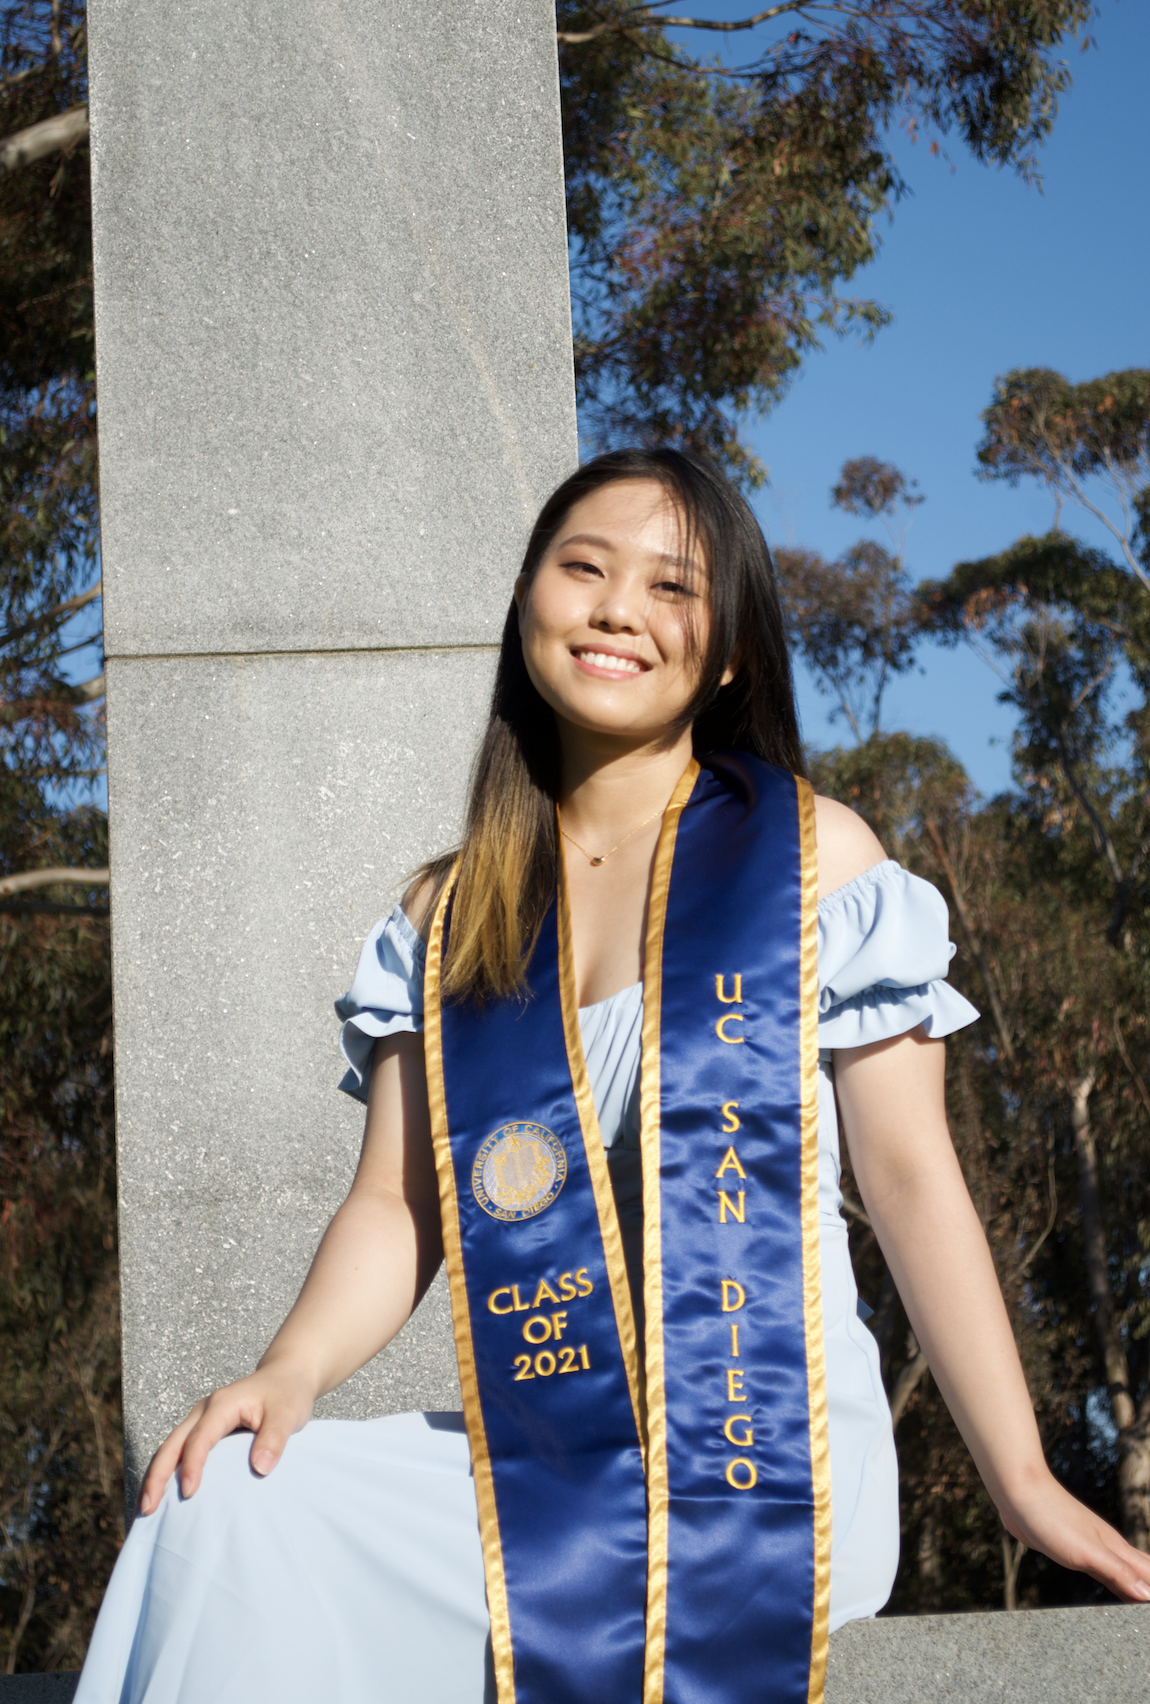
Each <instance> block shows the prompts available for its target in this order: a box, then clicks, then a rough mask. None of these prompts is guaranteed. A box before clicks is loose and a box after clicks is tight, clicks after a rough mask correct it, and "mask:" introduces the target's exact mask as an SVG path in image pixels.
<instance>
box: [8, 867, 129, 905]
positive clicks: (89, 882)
mask: <svg viewBox="0 0 1150 1704" xmlns="http://www.w3.org/2000/svg"><path fill="white" fill-rule="evenodd" d="M109 880H110V876H109V872H108V871H107V870H76V869H70V868H66V867H61V868H49V869H46V870H24V871H22V872H21V873H20V874H19V875H16V876H4V877H0V899H7V898H9V897H10V896H11V895H12V894H14V893H27V892H28V891H29V890H30V889H31V888H42V887H56V886H57V885H58V884H62V883H64V882H68V883H71V884H72V885H73V886H74V887H107V886H108V883H109Z"/></svg>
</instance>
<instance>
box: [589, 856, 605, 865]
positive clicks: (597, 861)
mask: <svg viewBox="0 0 1150 1704" xmlns="http://www.w3.org/2000/svg"><path fill="white" fill-rule="evenodd" d="M603 862H604V860H603V859H602V858H592V860H591V864H592V867H594V866H595V865H596V864H602V863H603Z"/></svg>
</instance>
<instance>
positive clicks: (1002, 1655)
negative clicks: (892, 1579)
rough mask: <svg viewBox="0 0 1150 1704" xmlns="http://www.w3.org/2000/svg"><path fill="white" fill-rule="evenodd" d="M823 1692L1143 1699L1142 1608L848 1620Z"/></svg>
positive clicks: (848, 1702) (65, 1682) (895, 1703)
mask: <svg viewBox="0 0 1150 1704" xmlns="http://www.w3.org/2000/svg"><path fill="white" fill-rule="evenodd" d="M78 1678H79V1677H78V1676H77V1675H75V1674H17V1675H0V1704H71V1699H72V1695H73V1693H74V1692H75V1689H76V1681H77V1679H78ZM826 1696H827V1704H935V1701H936V1700H937V1701H941V1704H945V1701H948V1700H953V1701H954V1704H992V1701H993V1704H1087V1701H1095V1704H1150V1609H1134V1608H1119V1607H1118V1606H1115V1607H1114V1608H1112V1609H1042V1610H1019V1611H1016V1612H1014V1613H1012V1614H1005V1613H1002V1614H994V1615H921V1616H892V1617H890V1618H888V1619H884V1620H882V1621H856V1622H854V1623H853V1624H852V1625H851V1626H849V1627H844V1628H843V1629H842V1630H841V1632H839V1633H836V1634H835V1635H834V1637H833V1639H832V1640H831V1657H830V1667H829V1670H828V1673H827V1695H826ZM746 1704H750V1701H749V1700H748V1701H746Z"/></svg>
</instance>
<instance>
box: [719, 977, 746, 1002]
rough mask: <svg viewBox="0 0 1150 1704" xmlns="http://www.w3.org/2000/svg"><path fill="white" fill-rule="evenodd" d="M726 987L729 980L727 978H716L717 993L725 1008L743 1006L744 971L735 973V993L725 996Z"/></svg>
mask: <svg viewBox="0 0 1150 1704" xmlns="http://www.w3.org/2000/svg"><path fill="white" fill-rule="evenodd" d="M726 985H727V979H726V977H725V976H716V978H715V993H716V994H717V996H718V997H719V999H720V1000H721V1001H722V1002H723V1005H724V1006H741V1005H742V1003H743V973H742V971H737V972H736V973H735V992H734V993H733V994H725V993H724V992H723V990H724V988H725V987H726Z"/></svg>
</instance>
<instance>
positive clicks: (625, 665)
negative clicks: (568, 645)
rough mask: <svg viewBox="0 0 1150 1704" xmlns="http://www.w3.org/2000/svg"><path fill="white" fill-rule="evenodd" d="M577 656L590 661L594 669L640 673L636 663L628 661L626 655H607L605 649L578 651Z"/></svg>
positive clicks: (620, 672)
mask: <svg viewBox="0 0 1150 1704" xmlns="http://www.w3.org/2000/svg"><path fill="white" fill-rule="evenodd" d="M579 656H580V658H581V659H582V661H583V662H585V663H590V664H591V667H592V668H595V669H610V670H612V672H613V673H615V674H640V673H641V672H642V671H641V670H640V667H639V664H638V663H632V662H629V661H628V659H627V658H626V657H609V656H608V655H607V653H606V652H605V651H580V652H579Z"/></svg>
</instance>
